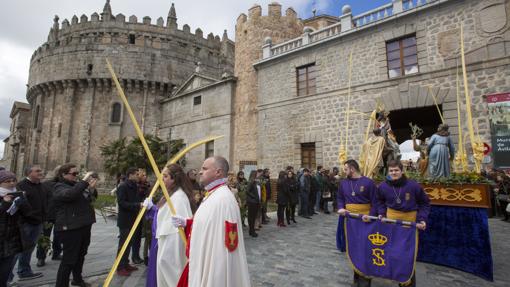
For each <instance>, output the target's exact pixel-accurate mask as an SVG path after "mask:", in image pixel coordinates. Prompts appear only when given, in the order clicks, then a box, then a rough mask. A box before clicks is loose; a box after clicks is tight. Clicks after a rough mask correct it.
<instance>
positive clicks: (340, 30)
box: [263, 0, 448, 59]
mask: <svg viewBox="0 0 510 287" xmlns="http://www.w3.org/2000/svg"><path fill="white" fill-rule="evenodd" d="M438 1H441V2H444V1H448V0H393V1H392V2H391V3H388V4H386V5H383V6H381V7H377V8H375V9H373V10H370V11H367V12H365V13H363V14H360V15H357V16H354V17H353V16H352V14H351V13H350V8H349V9H348V10H346V12H347V13H344V14H343V15H341V16H340V22H338V23H335V24H333V25H330V26H328V27H324V28H322V29H319V30H317V31H313V30H311V28H308V27H306V28H305V32H304V34H303V35H302V36H301V37H299V38H295V39H292V40H289V41H287V42H284V43H281V44H278V45H274V46H273V45H272V44H271V42H270V41H269V42H267V43H266V44H265V45H264V46H263V59H267V58H271V57H275V56H278V55H282V54H285V53H287V52H290V51H293V50H296V49H298V48H301V47H303V46H307V45H310V44H313V43H316V42H319V41H322V40H325V39H328V38H332V37H335V36H337V35H341V34H344V33H347V32H349V31H351V30H353V29H359V28H361V27H363V26H366V25H369V24H373V23H376V22H379V21H382V20H385V19H387V18H389V17H399V16H400V14H404V13H405V14H407V13H409V12H411V11H412V10H413V9H418V8H421V7H422V6H427V5H432V4H434V2H438Z"/></svg>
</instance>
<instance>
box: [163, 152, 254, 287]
mask: <svg viewBox="0 0 510 287" xmlns="http://www.w3.org/2000/svg"><path fill="white" fill-rule="evenodd" d="M228 169H229V166H228V162H227V160H226V159H224V158H223V157H212V158H208V159H207V160H205V162H204V164H203V165H202V169H201V171H200V183H201V184H202V186H205V189H206V191H207V193H206V194H207V195H206V197H205V198H204V199H203V201H202V203H201V205H200V208H199V209H198V211H197V212H196V214H195V217H194V218H193V219H192V220H189V219H188V220H186V219H185V218H182V217H179V216H175V217H173V221H174V224H175V225H176V226H186V225H188V228H187V230H191V235H190V239H189V275H188V285H187V286H189V287H218V286H221V287H250V286H251V284H250V275H249V273H248V263H247V261H246V251H245V248H244V239H243V230H242V224H241V222H242V221H241V214H240V211H239V205H238V203H237V201H236V199H235V197H234V195H233V194H232V192H231V191H230V189H229V188H228V186H227V173H228ZM189 225H191V228H189V227H190V226H189ZM184 276H186V275H184ZM180 283H181V282H180ZM179 286H186V285H185V284H182V285H179Z"/></svg>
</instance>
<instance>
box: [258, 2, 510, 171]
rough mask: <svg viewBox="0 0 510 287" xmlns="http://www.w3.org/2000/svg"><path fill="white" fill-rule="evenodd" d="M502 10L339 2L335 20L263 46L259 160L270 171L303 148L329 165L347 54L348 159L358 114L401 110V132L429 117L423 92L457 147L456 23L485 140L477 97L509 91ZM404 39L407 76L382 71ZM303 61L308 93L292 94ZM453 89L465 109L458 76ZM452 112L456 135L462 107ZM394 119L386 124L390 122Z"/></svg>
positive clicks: (362, 118) (507, 30)
mask: <svg viewBox="0 0 510 287" xmlns="http://www.w3.org/2000/svg"><path fill="white" fill-rule="evenodd" d="M509 15H510V1H508V0H506V1H504V0H488V1H477V0H465V1H446V0H443V1H393V2H392V3H390V4H388V5H385V6H383V7H381V9H379V10H374V11H371V12H369V13H367V14H364V15H359V16H356V17H353V16H352V15H351V11H350V8H349V7H344V9H343V13H342V15H341V16H340V21H339V22H338V23H337V24H334V25H330V26H328V27H325V28H323V29H320V30H314V29H312V28H305V33H304V34H303V35H302V36H301V37H298V38H296V39H293V40H291V41H288V42H286V43H283V44H280V45H271V44H270V42H269V43H266V44H265V45H264V48H263V49H264V50H265V51H264V55H265V56H266V57H264V58H263V59H261V60H260V61H258V62H257V63H255V68H256V70H257V78H258V98H257V111H258V124H257V126H258V133H257V136H258V140H257V143H258V154H257V159H258V162H259V165H261V166H264V167H267V168H270V169H272V170H280V169H282V168H284V167H285V166H287V165H289V164H290V165H294V166H302V165H303V154H304V151H305V150H307V149H310V148H312V149H313V153H314V156H315V159H314V160H315V162H314V165H324V166H328V167H331V166H338V164H339V163H338V150H339V145H340V141H341V140H342V142H343V140H344V139H343V138H342V137H341V136H342V133H343V134H345V132H344V129H345V124H346V115H347V113H346V112H347V98H348V90H349V89H348V82H349V80H348V74H349V72H348V71H349V64H348V63H349V60H348V59H349V55H350V53H351V52H352V59H353V63H352V84H351V95H352V100H351V110H355V111H356V113H351V120H350V128H349V137H348V146H347V148H346V150H347V154H348V157H349V158H355V159H357V158H358V156H359V152H360V148H361V146H362V144H363V141H364V135H365V131H366V128H367V125H368V117H367V116H366V115H367V114H369V113H370V112H371V111H372V110H374V108H375V106H376V104H377V103H378V102H380V103H383V104H384V105H385V108H386V110H387V111H390V119H391V118H392V116H393V117H394V118H395V117H399V115H401V114H402V112H406V111H409V112H410V113H408V115H410V116H408V117H404V118H402V117H400V119H399V120H400V124H402V123H403V124H404V127H403V131H405V128H407V130H410V128H409V126H408V123H409V122H416V121H420V118H433V117H437V112H436V111H435V105H434V102H433V97H432V96H431V94H433V95H435V97H436V99H437V101H438V104H439V107H440V109H441V111H442V114H443V116H444V118H445V122H446V123H447V124H449V125H450V127H451V128H450V131H451V136H452V139H453V140H454V142H455V143H457V141H458V140H457V139H458V138H457V137H458V122H457V118H458V117H457V96H456V95H457V90H456V82H457V80H456V79H457V77H456V74H457V72H459V71H460V69H458V66H459V65H460V26H461V25H463V28H464V43H465V54H466V62H467V76H468V83H469V84H468V87H469V91H470V96H471V101H472V111H473V118H474V119H473V120H474V122H475V123H474V125H475V129H477V130H478V133H479V135H480V136H481V138H482V140H483V141H484V142H490V136H491V135H490V127H489V121H488V117H487V105H486V103H485V100H484V97H483V96H484V95H487V94H494V93H500V92H508V91H510V20H509ZM406 38H412V40H410V42H414V43H416V44H415V45H416V48H415V53H414V54H415V57H416V58H417V65H416V64H415V65H411V66H413V70H409V71H408V72H409V74H405V75H403V76H396V77H391V74H390V73H391V71H390V70H391V67H390V69H389V68H388V63H389V62H390V61H389V60H388V57H390V55H389V53H391V52H388V51H390V50H389V49H390V48H389V46H388V45H390V44H391V43H392V42H394V41H396V40H397V41H398V40H401V39H406ZM397 43H398V42H397ZM405 51H406V50H405V49H404V53H406V52H405ZM404 56H405V55H404ZM310 66H313V68H314V73H315V74H314V83H315V89H314V90H313V91H312V92H311V93H309V94H306V95H298V93H299V89H300V87H298V81H299V79H298V77H299V75H298V71H299V70H300V69H301V68H303V67H310ZM406 72H407V71H406ZM429 87H430V89H429ZM460 90H461V104H462V107H463V108H464V109H465V98H464V93H463V92H462V91H463V83H462V76H461V77H460ZM431 108H432V109H431ZM424 111H426V112H424ZM360 113H365V115H362V114H360ZM461 117H462V118H461V120H462V128H463V129H464V135H466V134H467V126H466V122H467V121H466V118H465V112H462V114H461ZM397 124H399V123H398V122H396V121H393V120H392V125H397ZM405 126H407V127H405ZM394 129H395V126H394ZM430 135H431V134H427V135H424V136H430ZM408 138H409V137H408ZM466 139H467V141H469V138H466ZM400 142H401V141H400ZM470 150H471V148H470V147H468V151H470Z"/></svg>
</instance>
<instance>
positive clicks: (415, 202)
mask: <svg viewBox="0 0 510 287" xmlns="http://www.w3.org/2000/svg"><path fill="white" fill-rule="evenodd" d="M397 197H398V198H400V203H398V202H397V201H398V200H397ZM377 200H378V202H379V203H378V214H379V215H382V216H384V217H386V210H387V209H388V208H391V209H394V210H398V211H402V212H409V211H417V213H416V222H421V221H425V222H427V217H428V216H429V212H430V199H429V197H428V195H427V194H426V193H425V191H424V190H423V188H422V187H421V186H420V185H419V184H418V183H417V182H416V181H414V180H410V179H406V180H405V181H404V183H403V184H402V185H399V186H391V185H390V184H388V183H387V182H383V183H381V184H380V185H379V190H378V192H377Z"/></svg>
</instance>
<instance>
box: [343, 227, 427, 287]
mask: <svg viewBox="0 0 510 287" xmlns="http://www.w3.org/2000/svg"><path fill="white" fill-rule="evenodd" d="M344 220H345V238H346V245H347V246H346V247H347V255H348V257H349V260H350V261H351V263H352V265H353V267H354V270H355V271H356V272H357V273H359V274H361V275H363V276H365V277H379V278H385V279H390V280H394V281H398V282H401V283H405V282H409V281H410V280H411V277H412V275H413V273H414V267H415V263H416V254H417V246H418V244H417V243H418V231H417V230H416V228H415V227H408V226H402V225H399V224H390V223H383V222H381V221H379V220H374V221H371V222H363V221H362V220H361V219H357V218H350V217H346V218H345V219H344Z"/></svg>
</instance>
